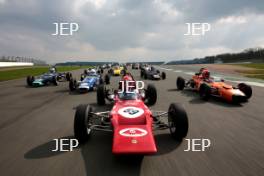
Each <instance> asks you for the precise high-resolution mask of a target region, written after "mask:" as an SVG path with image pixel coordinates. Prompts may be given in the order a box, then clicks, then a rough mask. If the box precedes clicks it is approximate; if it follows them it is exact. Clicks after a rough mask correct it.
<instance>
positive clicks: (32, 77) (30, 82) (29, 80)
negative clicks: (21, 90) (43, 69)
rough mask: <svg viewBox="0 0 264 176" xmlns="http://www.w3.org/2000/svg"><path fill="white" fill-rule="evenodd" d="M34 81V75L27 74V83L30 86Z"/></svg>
mask: <svg viewBox="0 0 264 176" xmlns="http://www.w3.org/2000/svg"><path fill="white" fill-rule="evenodd" d="M33 81H34V76H27V85H28V86H32V83H33Z"/></svg>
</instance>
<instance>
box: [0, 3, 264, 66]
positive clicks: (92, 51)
mask: <svg viewBox="0 0 264 176" xmlns="http://www.w3.org/2000/svg"><path fill="white" fill-rule="evenodd" d="M263 13H264V4H263V3H262V2H261V1H258V0H251V1H249V0H234V1H227V0H222V1H212V0H197V1H190V0H184V1H182V0H144V1H142V0H133V1H131V0H111V1H107V0H75V1H73V0H55V1H54V0H24V1H21V0H9V1H5V0H0V24H1V28H0V32H1V36H0V55H15V56H16V55H19V56H28V57H35V58H39V59H43V60H46V61H47V62H62V61H67V60H93V61H94V60H100V61H103V60H106V59H109V58H111V59H113V60H115V61H121V62H122V61H128V60H131V59H133V60H142V59H144V60H166V61H168V60H172V59H173V60H175V59H190V58H195V57H203V56H206V55H214V54H219V53H221V52H236V51H240V50H243V49H245V48H249V47H255V46H264V44H263V41H264V37H263V35H262V34H261V33H262V31H264V14H263ZM54 22H77V23H78V24H79V27H80V29H79V31H78V32H77V33H75V34H74V35H73V36H52V35H51V34H52V33H54V31H55V27H54V24H53V23H54ZM191 22H198V23H202V22H208V23H210V24H211V31H209V32H207V33H206V35H205V36H185V35H183V34H184V33H186V31H187V26H186V24H185V23H191Z"/></svg>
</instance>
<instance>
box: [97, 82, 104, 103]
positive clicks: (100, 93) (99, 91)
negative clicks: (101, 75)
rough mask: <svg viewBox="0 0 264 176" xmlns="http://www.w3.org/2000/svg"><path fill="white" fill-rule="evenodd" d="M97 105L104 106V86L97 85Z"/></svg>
mask: <svg viewBox="0 0 264 176" xmlns="http://www.w3.org/2000/svg"><path fill="white" fill-rule="evenodd" d="M97 104H98V105H105V90H104V85H99V86H98V88H97Z"/></svg>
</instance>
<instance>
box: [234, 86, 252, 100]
mask: <svg viewBox="0 0 264 176" xmlns="http://www.w3.org/2000/svg"><path fill="white" fill-rule="evenodd" d="M237 87H238V89H239V90H240V91H241V92H243V93H244V94H245V95H246V97H247V99H249V98H250V97H251V96H252V88H251V86H249V85H247V84H245V83H239V84H238V86H237Z"/></svg>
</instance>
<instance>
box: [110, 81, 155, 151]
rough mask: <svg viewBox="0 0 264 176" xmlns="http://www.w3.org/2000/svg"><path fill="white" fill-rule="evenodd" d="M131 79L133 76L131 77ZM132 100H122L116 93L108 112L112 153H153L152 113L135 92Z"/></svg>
mask: <svg viewBox="0 0 264 176" xmlns="http://www.w3.org/2000/svg"><path fill="white" fill-rule="evenodd" d="M132 79H133V78H132ZM136 95H137V97H136V98H135V99H133V100H122V99H120V98H119V95H118V94H116V95H115V98H114V101H115V103H114V106H113V108H112V111H111V112H110V119H111V123H112V126H113V131H114V136H113V148H112V152H113V153H114V154H153V153H156V152H157V148H156V144H155V140H154V136H153V133H152V122H153V118H152V113H151V111H150V110H149V108H148V107H147V106H146V105H145V104H144V101H143V99H142V97H141V96H140V95H139V94H136Z"/></svg>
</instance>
